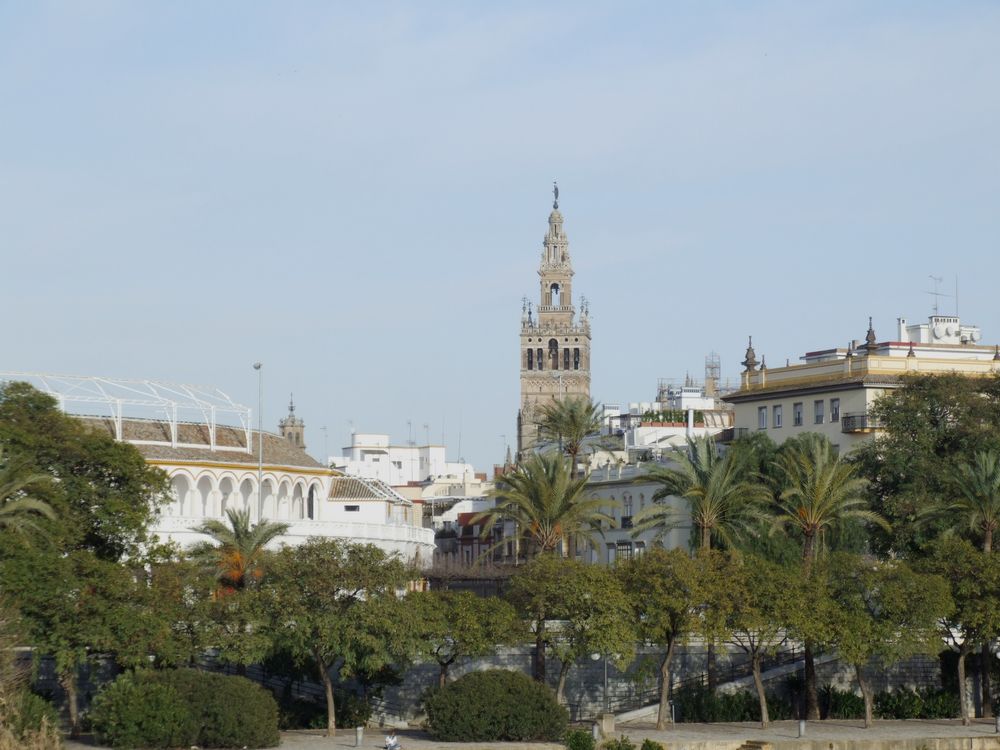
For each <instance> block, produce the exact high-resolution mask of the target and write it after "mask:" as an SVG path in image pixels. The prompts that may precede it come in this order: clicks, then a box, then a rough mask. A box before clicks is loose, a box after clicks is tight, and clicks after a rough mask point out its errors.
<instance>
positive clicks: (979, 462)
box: [948, 451, 1000, 552]
mask: <svg viewBox="0 0 1000 750" xmlns="http://www.w3.org/2000/svg"><path fill="white" fill-rule="evenodd" d="M949 480H950V481H949V484H950V485H951V487H952V490H953V491H954V492H955V494H956V496H957V498H956V499H955V501H954V502H952V504H951V505H950V506H949V508H948V510H949V511H954V510H957V511H959V512H960V513H961V514H962V515H963V516H964V519H965V522H966V523H967V524H968V527H969V530H970V531H973V532H976V533H979V534H982V535H983V552H992V551H993V535H994V534H995V533H996V531H997V529H998V528H1000V454H997V453H996V451H976V452H975V454H973V456H972V461H969V462H966V463H962V464H959V465H958V466H957V467H955V469H954V471H953V472H952V474H951V476H950V477H949Z"/></svg>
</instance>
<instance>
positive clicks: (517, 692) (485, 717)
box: [424, 669, 569, 742]
mask: <svg viewBox="0 0 1000 750" xmlns="http://www.w3.org/2000/svg"><path fill="white" fill-rule="evenodd" d="M424 708H425V709H426V710H427V718H428V728H429V729H430V732H431V734H432V735H433V736H434V737H436V738H437V739H441V740H446V741H448V742H489V741H496V740H515V741H516V740H520V741H527V740H548V741H553V742H555V741H558V740H559V739H560V738H562V737H563V734H564V733H565V731H566V724H567V723H568V721H569V716H568V714H567V712H566V709H565V708H563V707H562V706H560V705H559V703H558V702H557V701H556V696H555V693H553V692H552V690H551V689H549V688H548V687H546V686H545V685H542V684H541V683H538V682H535V681H534V680H532V679H531V678H530V677H528V676H527V675H524V674H521V673H520V672H510V671H507V670H502V669H491V670H486V671H483V672H471V673H469V674H467V675H464V676H463V677H460V678H459V679H457V680H455V681H454V682H452V683H450V684H448V685H446V686H445V687H444V688H441V689H440V690H435V691H433V692H432V693H430V694H429V695H428V696H427V697H426V698H425V699H424Z"/></svg>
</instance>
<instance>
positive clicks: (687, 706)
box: [674, 685, 795, 723]
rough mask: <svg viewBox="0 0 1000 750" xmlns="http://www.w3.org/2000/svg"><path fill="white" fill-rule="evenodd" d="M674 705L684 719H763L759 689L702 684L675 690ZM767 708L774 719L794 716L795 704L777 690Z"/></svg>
mask: <svg viewBox="0 0 1000 750" xmlns="http://www.w3.org/2000/svg"><path fill="white" fill-rule="evenodd" d="M674 709H675V711H676V718H677V721H679V722H681V721H683V722H699V723H711V722H730V721H760V701H758V700H757V693H756V692H750V691H746V690H743V691H740V692H737V693H723V694H720V693H715V692H713V691H711V690H709V689H708V688H707V687H704V686H702V685H693V686H691V687H686V688H681V689H680V690H678V691H677V692H675V693H674ZM767 712H768V715H769V716H770V718H771V720H772V721H780V720H782V719H791V718H794V715H795V712H794V709H793V708H792V704H791V703H790V702H789V701H787V700H785V699H783V698H779V697H778V696H777V695H774V694H773V693H768V694H767Z"/></svg>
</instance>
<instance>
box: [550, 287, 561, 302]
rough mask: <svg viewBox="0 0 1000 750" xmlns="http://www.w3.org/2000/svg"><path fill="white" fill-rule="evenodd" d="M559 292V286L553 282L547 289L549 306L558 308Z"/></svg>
mask: <svg viewBox="0 0 1000 750" xmlns="http://www.w3.org/2000/svg"><path fill="white" fill-rule="evenodd" d="M559 292H560V289H559V284H558V283H555V282H554V283H553V284H552V286H550V287H549V304H550V305H552V306H553V307H559Z"/></svg>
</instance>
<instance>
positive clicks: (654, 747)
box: [639, 737, 663, 750]
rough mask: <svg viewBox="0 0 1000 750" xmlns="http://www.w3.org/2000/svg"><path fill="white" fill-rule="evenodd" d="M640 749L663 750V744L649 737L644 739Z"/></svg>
mask: <svg viewBox="0 0 1000 750" xmlns="http://www.w3.org/2000/svg"><path fill="white" fill-rule="evenodd" d="M639 750H663V745H661V744H660V743H659V742H654V741H653V740H651V739H649V738H648V737H647V738H646V739H644V740H643V741H642V746H641V747H640V748H639Z"/></svg>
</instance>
